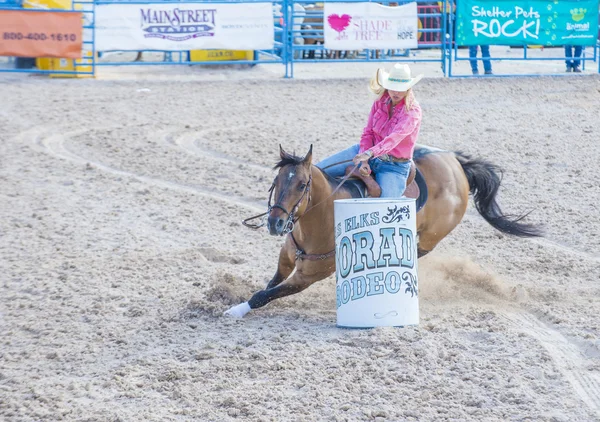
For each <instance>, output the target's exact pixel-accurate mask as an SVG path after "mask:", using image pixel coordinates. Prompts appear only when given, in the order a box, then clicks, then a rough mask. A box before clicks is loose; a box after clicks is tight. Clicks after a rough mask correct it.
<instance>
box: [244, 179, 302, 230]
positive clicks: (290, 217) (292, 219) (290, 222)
mask: <svg viewBox="0 0 600 422" xmlns="http://www.w3.org/2000/svg"><path fill="white" fill-rule="evenodd" d="M278 178H279V176H277V177H275V180H273V183H272V184H271V187H270V188H269V201H268V203H267V211H266V212H264V213H262V214H258V215H255V216H253V217H249V218H246V219H245V220H243V221H242V224H243V225H244V226H246V227H249V228H251V229H259V228H261V227H264V226H265V225H266V224H267V216H268V215H269V214H270V213H271V211H272V210H274V209H276V208H279V209H280V210H281V211H283V212H284V213H286V214H287V219H286V220H285V223H284V227H283V232H282V233H281V235H282V236H283V235H286V234H288V233H291V232H292V230H294V225H295V224H296V222H297V221H298V220H299V219H300V218H301V217H302V216H300V217H296V216H295V215H296V213H297V212H298V208H300V205H301V204H302V201H303V200H304V198H305V197H308V203H307V206H308V205H310V201H311V195H310V186H311V182H312V174H311V175H310V176H309V177H308V182H307V183H306V187H305V188H304V191H303V192H302V195H301V196H300V199H298V201H296V204H295V205H294V206H293V207H292V208H291V209H290V211H288V210H287V209H285V207H283V206H282V205H280V203H281V198H282V196H283V195H284V194H285V192H286V191H287V189H283V190H282V192H281V194H280V195H279V198H278V199H277V202H276V203H275V204H274V205H271V201H272V199H273V192H274V191H275V185H276V184H277V179H278ZM261 217H262V219H261V222H260V223H259V224H251V223H249V221H250V220H255V219H257V218H261Z"/></svg>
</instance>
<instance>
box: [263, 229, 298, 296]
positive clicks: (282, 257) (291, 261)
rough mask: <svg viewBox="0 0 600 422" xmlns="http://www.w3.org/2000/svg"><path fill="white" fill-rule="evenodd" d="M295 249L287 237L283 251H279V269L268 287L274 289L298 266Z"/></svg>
mask: <svg viewBox="0 0 600 422" xmlns="http://www.w3.org/2000/svg"><path fill="white" fill-rule="evenodd" d="M295 258H296V256H295V250H294V247H293V245H292V244H291V241H290V239H289V237H288V238H287V239H286V241H285V243H284V245H283V247H282V248H281V251H279V262H278V263H277V271H275V275H274V276H273V278H272V279H271V280H270V281H269V283H268V284H267V287H266V288H267V289H272V288H273V287H276V286H277V285H279V284H280V283H281V282H282V281H283V280H285V279H286V278H288V277H289V275H290V274H291V273H292V271H294V268H296V260H295Z"/></svg>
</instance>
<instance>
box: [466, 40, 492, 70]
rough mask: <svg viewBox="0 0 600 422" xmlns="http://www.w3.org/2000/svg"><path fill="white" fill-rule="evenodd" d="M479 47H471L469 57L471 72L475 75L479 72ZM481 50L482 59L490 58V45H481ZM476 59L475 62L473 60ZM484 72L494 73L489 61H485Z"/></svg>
mask: <svg viewBox="0 0 600 422" xmlns="http://www.w3.org/2000/svg"><path fill="white" fill-rule="evenodd" d="M477 47H478V46H476V45H472V46H470V47H469V57H470V58H471V60H470V62H471V70H472V71H473V73H475V72H478V70H477ZM479 47H480V48H481V57H482V58H488V59H489V58H490V57H491V56H490V46H489V45H480V46H479ZM473 59H474V60H473ZM483 70H484V71H485V72H488V73H489V72H491V71H492V62H491V61H489V60H483Z"/></svg>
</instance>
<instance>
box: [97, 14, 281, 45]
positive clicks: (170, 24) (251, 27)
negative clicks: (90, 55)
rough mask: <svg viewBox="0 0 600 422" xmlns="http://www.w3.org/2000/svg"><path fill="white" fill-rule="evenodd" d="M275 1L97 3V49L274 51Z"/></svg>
mask: <svg viewBox="0 0 600 422" xmlns="http://www.w3.org/2000/svg"><path fill="white" fill-rule="evenodd" d="M272 9H273V6H272V4H271V3H252V4H249V3H243V4H211V3H167V4H165V3H153V4H123V3H121V4H109V5H98V6H96V50H97V51H111V50H125V51H127V50H136V51H139V50H161V51H186V50H204V49H211V48H218V49H225V50H270V49H272V48H273V45H274V26H273V10H272Z"/></svg>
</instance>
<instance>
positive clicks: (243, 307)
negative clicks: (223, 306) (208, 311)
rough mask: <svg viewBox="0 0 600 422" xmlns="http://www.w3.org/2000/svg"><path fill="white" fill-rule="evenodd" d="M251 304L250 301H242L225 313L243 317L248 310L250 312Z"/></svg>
mask: <svg viewBox="0 0 600 422" xmlns="http://www.w3.org/2000/svg"><path fill="white" fill-rule="evenodd" d="M250 309H251V308H250V305H248V302H244V303H240V304H239V305H235V306H233V307H231V308H229V309H228V310H226V311H225V312H224V313H223V315H228V316H232V317H234V318H243V317H244V315H246V314H247V313H248V312H250Z"/></svg>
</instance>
